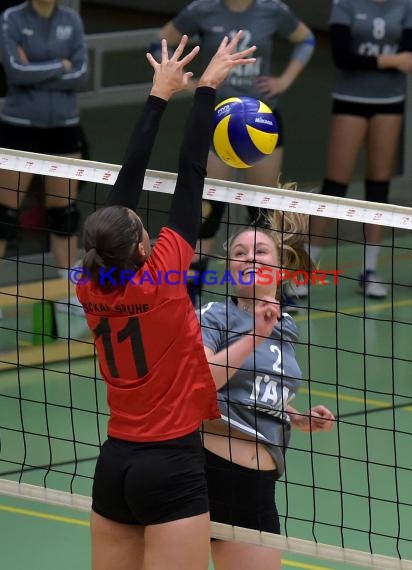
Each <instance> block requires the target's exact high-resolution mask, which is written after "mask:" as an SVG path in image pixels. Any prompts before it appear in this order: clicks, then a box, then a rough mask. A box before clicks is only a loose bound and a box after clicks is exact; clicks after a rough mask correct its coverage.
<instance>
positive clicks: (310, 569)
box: [0, 505, 332, 570]
mask: <svg viewBox="0 0 412 570" xmlns="http://www.w3.org/2000/svg"><path fill="white" fill-rule="evenodd" d="M0 511H5V512H8V513H13V514H16V515H23V516H26V517H36V518H39V519H46V520H50V521H54V522H62V523H66V524H74V525H79V526H87V527H88V526H90V523H89V521H82V520H80V519H75V518H72V517H61V516H58V515H50V514H48V513H43V512H40V511H32V510H30V509H18V508H16V507H7V506H6V505H0ZM282 565H284V566H289V567H291V568H301V569H302V570H332V569H331V568H327V567H326V566H314V565H313V564H305V563H304V562H294V561H293V560H282Z"/></svg>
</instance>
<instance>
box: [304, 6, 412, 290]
mask: <svg viewBox="0 0 412 570" xmlns="http://www.w3.org/2000/svg"><path fill="white" fill-rule="evenodd" d="M330 38H331V43H332V53H333V57H334V61H335V65H336V67H337V68H338V73H337V81H336V86H335V89H334V91H333V93H332V98H333V108H332V124H331V132H330V141H329V156H328V163H327V169H326V178H325V180H324V181H323V186H322V194H327V195H329V196H338V197H342V196H345V194H346V191H347V187H348V184H349V182H350V180H351V178H352V175H353V171H354V168H355V164H356V160H357V157H358V154H359V150H360V148H361V145H362V144H363V143H365V146H366V173H365V198H366V200H368V201H371V202H383V203H386V202H387V201H388V194H389V184H390V179H391V177H392V175H393V168H394V163H395V159H396V154H397V149H398V144H399V139H400V134H401V131H402V124H403V119H404V104H405V94H406V74H407V73H411V71H412V53H411V52H412V2H411V1H410V0H396V1H395V0H335V2H334V4H333V8H332V14H331V18H330ZM329 221H330V220H329V219H328V218H314V219H313V223H312V227H311V235H312V236H313V237H312V238H311V243H310V254H311V257H312V258H313V259H314V260H318V259H319V257H320V251H321V245H322V243H323V236H324V234H325V232H326V229H327V227H328V225H329ZM381 233H382V232H381V226H377V225H371V224H366V225H365V242H366V245H365V250H364V255H363V260H362V270H361V275H360V279H359V285H360V287H361V289H362V290H363V291H364V294H365V295H366V296H367V297H375V298H380V297H385V296H386V295H387V286H386V285H385V284H384V283H382V280H381V278H380V277H379V276H378V275H377V274H376V267H377V263H378V256H379V250H380V247H379V244H380V242H381Z"/></svg>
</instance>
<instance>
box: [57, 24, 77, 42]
mask: <svg viewBox="0 0 412 570" xmlns="http://www.w3.org/2000/svg"><path fill="white" fill-rule="evenodd" d="M72 32H73V28H72V26H57V28H56V38H57V39H58V40H68V39H70V38H71V35H72Z"/></svg>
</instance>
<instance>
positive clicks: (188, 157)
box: [167, 32, 256, 248]
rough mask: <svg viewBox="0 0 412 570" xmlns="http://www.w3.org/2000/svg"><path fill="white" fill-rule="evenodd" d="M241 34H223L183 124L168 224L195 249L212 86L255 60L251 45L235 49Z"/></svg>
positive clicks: (210, 123) (210, 124)
mask: <svg viewBox="0 0 412 570" xmlns="http://www.w3.org/2000/svg"><path fill="white" fill-rule="evenodd" d="M242 35H243V33H242V32H238V33H237V34H236V35H235V36H234V38H233V39H232V40H231V41H229V39H228V38H227V37H225V38H224V39H223V41H222V43H221V44H220V46H219V49H218V50H217V52H216V54H215V55H214V56H213V58H212V60H211V61H210V63H209V65H208V66H207V68H206V70H205V71H204V73H203V75H202V77H201V78H200V80H199V83H198V88H197V89H196V93H195V97H194V102H193V107H192V109H191V112H190V114H189V118H188V121H187V123H186V128H185V134H184V138H183V143H182V146H181V150H180V157H179V173H178V177H177V182H176V189H175V192H174V195H173V199H172V205H171V209H170V214H169V221H168V224H167V225H168V226H169V227H170V228H172V229H173V230H175V231H176V232H177V233H179V234H180V235H181V236H182V237H183V238H184V239H185V240H186V241H187V242H188V243H189V244H190V245H191V246H192V247H193V248H195V245H196V240H197V236H198V233H199V227H200V221H201V209H202V194H203V185H204V181H205V177H206V165H207V157H208V153H209V148H210V144H211V141H212V133H213V112H214V106H215V93H216V88H217V87H218V86H219V85H220V84H221V83H222V82H223V81H224V80H225V79H226V77H227V75H228V74H229V72H230V70H231V69H232V68H233V67H236V66H237V65H245V64H249V63H252V62H254V61H255V59H254V58H249V56H250V55H251V54H252V53H253V52H254V50H255V49H256V48H255V46H252V47H250V48H248V49H246V50H244V51H240V52H236V51H235V50H236V47H237V45H238V43H239V41H240V39H241V37H242Z"/></svg>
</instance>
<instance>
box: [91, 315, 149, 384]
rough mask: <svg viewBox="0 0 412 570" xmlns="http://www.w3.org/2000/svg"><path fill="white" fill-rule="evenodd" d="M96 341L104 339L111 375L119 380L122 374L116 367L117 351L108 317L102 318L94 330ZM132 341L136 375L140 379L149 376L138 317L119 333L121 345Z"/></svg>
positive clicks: (118, 339)
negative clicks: (128, 340) (126, 341)
mask: <svg viewBox="0 0 412 570" xmlns="http://www.w3.org/2000/svg"><path fill="white" fill-rule="evenodd" d="M93 333H94V335H95V340H97V339H98V338H100V337H101V338H102V343H103V350H104V353H105V356H106V362H107V365H108V367H109V371H110V375H111V376H112V377H113V378H119V376H120V374H119V371H118V369H117V366H116V358H115V351H114V350H113V343H112V331H111V329H110V322H109V319H108V318H107V317H102V318H101V319H100V321H99V324H98V325H97V327H96V328H95V329H94V330H93ZM127 339H130V344H131V349H132V355H133V359H134V364H135V367H136V373H137V376H138V377H139V378H141V377H142V376H145V375H146V374H147V364H146V356H145V353H144V349H143V340H142V332H141V330H140V322H139V319H138V318H137V317H130V319H128V321H127V325H126V326H125V327H124V328H123V329H122V330H121V331H119V332H118V333H117V335H116V342H117V343H121V342H124V341H125V340H127Z"/></svg>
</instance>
